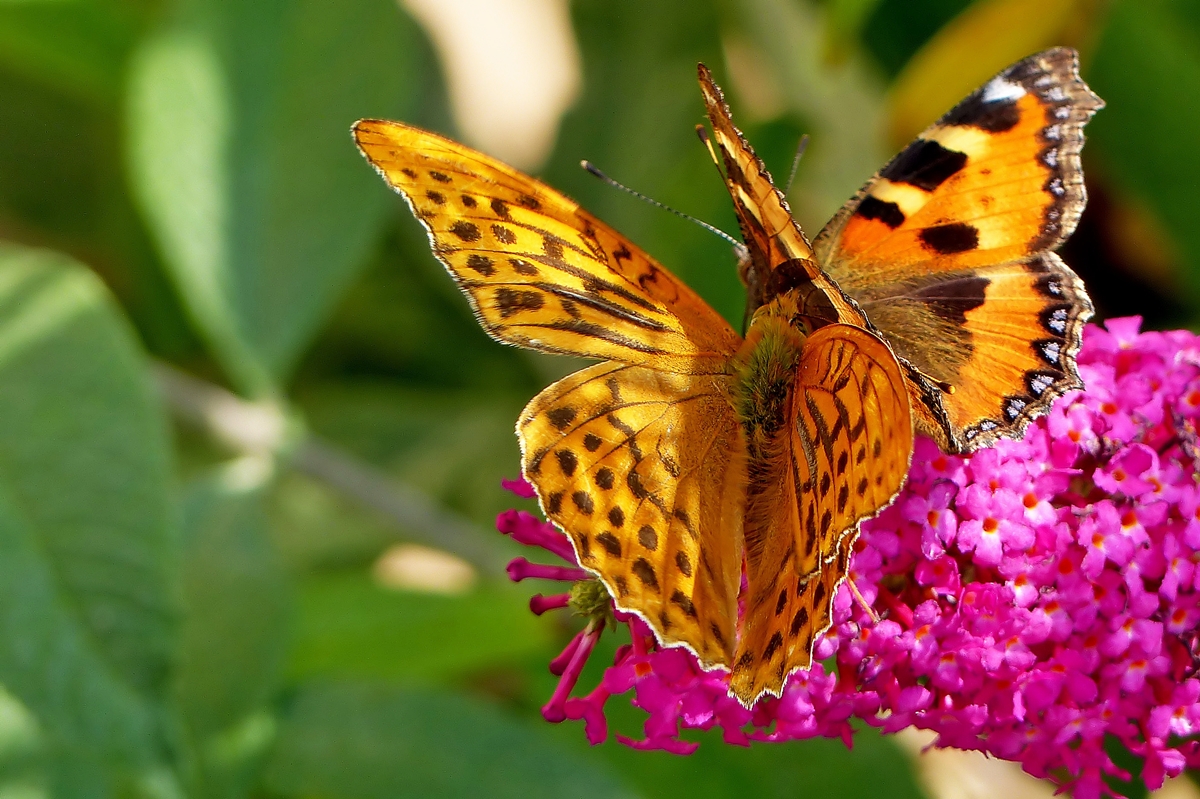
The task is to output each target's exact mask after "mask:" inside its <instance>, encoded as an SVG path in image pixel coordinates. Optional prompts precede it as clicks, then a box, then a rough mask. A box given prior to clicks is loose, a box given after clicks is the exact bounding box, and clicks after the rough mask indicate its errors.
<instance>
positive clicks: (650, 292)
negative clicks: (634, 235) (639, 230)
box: [354, 119, 740, 374]
mask: <svg viewBox="0 0 1200 799" xmlns="http://www.w3.org/2000/svg"><path fill="white" fill-rule="evenodd" d="M354 136H355V140H356V141H357V142H358V146H359V148H360V149H361V150H362V152H363V154H364V155H365V156H366V157H367V158H368V160H370V162H371V163H372V164H373V165H374V166H375V168H376V169H377V170H379V172H380V174H381V175H383V177H384V178H385V179H386V180H387V182H388V183H390V184H391V185H392V187H393V188H395V189H397V190H398V191H399V192H401V193H402V194H403V195H404V197H405V199H406V200H408V203H409V205H410V206H411V207H412V209H413V213H414V214H416V216H417V218H418V219H420V220H421V223H422V224H423V225H424V226H425V228H426V229H427V230H428V231H429V236H430V239H431V243H432V246H433V251H434V253H435V254H436V255H437V256H438V258H439V259H440V260H441V261H442V262H443V263H444V264H445V265H446V267H447V268H448V269H449V270H450V272H451V274H453V275H454V277H455V279H456V280H457V281H458V284H459V286H460V287H461V288H462V289H463V291H464V292H466V293H467V295H468V296H469V297H470V298H471V302H472V304H473V306H474V308H475V311H476V315H477V316H478V318H479V321H480V323H481V324H482V325H483V327H484V328H485V329H486V330H487V331H488V332H489V333H490V334H491V335H492V336H493V337H495V338H497V339H499V340H501V341H505V342H507V343H510V344H519V345H521V346H525V347H530V348H532V349H537V350H542V351H545V352H556V353H566V354H571V355H580V356H584V357H591V358H601V359H606V360H614V361H620V362H623V363H633V364H644V365H648V366H652V367H654V368H655V369H660V370H667V371H673V372H680V373H688V374H691V373H696V374H711V373H716V372H720V371H721V369H722V368H723V365H724V362H725V360H726V359H727V358H728V356H729V354H730V353H732V352H734V351H735V350H736V349H737V346H738V343H739V342H740V339H739V338H738V336H737V335H736V334H735V333H734V332H733V330H732V328H730V327H729V325H728V324H727V323H726V322H725V321H724V320H723V319H722V318H721V317H720V316H719V315H718V314H717V313H716V312H715V311H713V310H712V309H711V308H709V307H708V305H706V304H705V303H704V301H703V300H701V299H700V298H699V297H698V296H697V295H696V294H695V293H694V292H693V291H692V290H691V289H689V288H688V287H687V286H686V285H684V284H683V283H682V282H681V281H680V280H678V279H677V278H675V277H674V276H673V275H671V274H670V273H669V272H667V271H666V270H665V269H664V268H663V267H662V266H660V265H659V264H658V263H656V262H655V261H654V260H653V259H652V258H650V256H648V255H646V254H645V253H644V252H642V251H641V250H640V249H638V248H637V247H635V246H633V245H632V244H630V243H629V242H628V241H626V240H625V239H624V238H623V237H621V236H620V234H618V233H616V232H615V231H614V230H612V228H610V227H608V226H607V225H605V224H604V223H603V222H600V221H599V220H598V219H596V218H595V217H593V216H592V215H591V214H588V213H587V212H586V211H583V210H582V209H581V208H579V206H578V205H577V204H576V203H574V202H573V201H571V200H569V199H568V198H566V197H564V196H563V195H562V194H560V193H558V192H556V191H554V190H553V189H551V188H549V187H548V186H545V185H544V184H542V183H539V182H538V181H536V180H534V179H533V178H531V177H529V176H527V175H524V174H522V173H520V172H517V171H516V170H514V169H512V168H511V167H508V166H506V165H504V164H502V163H500V162H499V161H496V160H495V159H493V158H489V157H488V156H485V155H483V154H482V153H479V152H476V151H475V150H472V149H470V148H468V147H464V146H463V145H461V144H457V143H455V142H452V141H450V140H449V139H445V138H443V137H441V136H438V135H436V134H433V133H428V132H426V131H423V130H420V129H418V128H413V127H410V126H407V125H402V124H400V123H397V122H386V121H382V120H370V119H367V120H360V121H359V122H358V123H356V124H355V126H354Z"/></svg>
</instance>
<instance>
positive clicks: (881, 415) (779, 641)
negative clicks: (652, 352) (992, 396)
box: [730, 324, 913, 706]
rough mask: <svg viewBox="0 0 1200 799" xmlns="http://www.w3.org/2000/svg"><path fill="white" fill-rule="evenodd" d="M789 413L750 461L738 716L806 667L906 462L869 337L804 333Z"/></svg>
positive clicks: (907, 452)
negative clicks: (775, 436)
mask: <svg viewBox="0 0 1200 799" xmlns="http://www.w3.org/2000/svg"><path fill="white" fill-rule="evenodd" d="M788 403H789V406H790V407H789V409H788V410H787V411H786V414H787V415H786V417H785V418H787V419H789V420H790V427H789V429H788V430H786V431H785V435H784V436H783V437H782V441H781V443H782V446H777V447H771V450H773V451H770V452H768V453H766V454H763V453H753V452H752V453H750V461H749V470H750V484H749V488H748V492H747V508H746V521H745V527H744V536H745V542H746V543H745V547H746V554H745V560H746V579H747V592H746V598H745V611H744V614H743V626H742V631H741V636H740V637H739V639H738V648H737V654H736V655H735V659H734V666H733V674H732V677H731V681H730V687H731V690H732V691H733V692H734V693H735V694H736V695H737V697H738V698H739V699H740V700H741V701H742V702H743V703H744V704H746V705H747V706H749V705H751V704H753V703H754V702H755V701H756V700H757V699H758V697H760V696H761V695H762V694H764V693H769V694H774V695H776V696H778V695H780V692H781V691H782V688H783V682H784V679H785V678H786V677H787V675H788V674H789V673H791V672H792V671H794V670H795V669H799V668H807V667H808V666H809V665H811V663H812V652H813V647H814V645H815V643H816V641H817V639H818V638H819V637H820V636H821V634H822V633H824V632H825V631H826V630H827V629H829V625H830V619H831V613H832V606H833V597H834V594H835V593H836V591H837V588H838V586H839V585H840V584H841V582H842V580H844V579H845V577H846V571H847V569H848V567H849V560H850V555H851V549H852V547H853V545H854V541H855V539H856V538H857V537H858V525H859V523H860V522H862V521H863V520H864V519H867V518H870V517H872V516H874V515H875V514H876V513H877V512H878V511H879V510H880V509H881V508H883V507H885V506H886V505H887V504H888V503H890V502H891V500H892V498H893V497H894V496H895V495H896V493H897V492H898V491H899V490H900V488H901V486H903V484H904V480H905V478H906V476H907V474H908V466H909V460H910V458H911V455H912V444H913V429H912V418H911V414H910V411H909V400H908V394H907V393H906V391H905V388H904V377H903V374H902V372H901V369H900V365H899V364H898V363H897V362H896V358H895V356H894V355H893V354H892V352H891V350H890V349H889V348H888V346H887V344H885V343H884V342H883V341H881V340H880V339H879V338H877V337H876V336H874V335H873V334H871V333H869V332H868V331H866V330H862V329H860V328H857V327H852V326H850V325H841V324H834V325H828V326H826V327H823V328H821V329H820V330H818V331H817V332H816V333H814V334H812V335H811V336H810V337H809V338H808V339H807V341H805V343H804V347H803V350H802V351H801V355H800V361H799V369H798V372H797V374H796V376H795V382H794V386H793V388H792V391H791V394H790V397H789V399H788Z"/></svg>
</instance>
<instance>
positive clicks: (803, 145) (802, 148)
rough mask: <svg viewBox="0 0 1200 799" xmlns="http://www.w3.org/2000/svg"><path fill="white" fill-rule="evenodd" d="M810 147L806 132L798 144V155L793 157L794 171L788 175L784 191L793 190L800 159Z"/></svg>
mask: <svg viewBox="0 0 1200 799" xmlns="http://www.w3.org/2000/svg"><path fill="white" fill-rule="evenodd" d="M807 149H808V134H807V133H805V134H804V135H803V136H801V137H800V144H798V145H796V157H795V158H793V159H792V171H791V173H790V174H789V175H788V182H787V186H786V187H785V188H784V190H783V193H784V194H787V193H788V192H789V191H791V190H792V181H793V180H795V179H796V170H797V169H799V168H800V159H801V158H803V157H804V151H805V150H807Z"/></svg>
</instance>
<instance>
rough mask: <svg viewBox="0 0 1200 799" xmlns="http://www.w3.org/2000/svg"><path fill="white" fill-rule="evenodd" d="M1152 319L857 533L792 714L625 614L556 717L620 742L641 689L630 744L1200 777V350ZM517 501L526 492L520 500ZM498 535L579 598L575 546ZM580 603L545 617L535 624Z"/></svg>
mask: <svg viewBox="0 0 1200 799" xmlns="http://www.w3.org/2000/svg"><path fill="white" fill-rule="evenodd" d="M1139 326H1140V320H1139V319H1116V320H1111V321H1109V322H1108V323H1107V325H1106V327H1105V328H1101V327H1097V326H1089V327H1088V328H1087V330H1086V332H1085V336H1084V346H1083V351H1082V352H1081V353H1080V356H1079V367H1080V373H1081V374H1082V376H1083V379H1084V382H1085V385H1086V389H1085V390H1084V391H1081V392H1075V393H1073V394H1071V395H1069V396H1067V397H1064V398H1062V399H1061V400H1059V401H1058V402H1057V403H1056V404H1055V406H1054V408H1053V410H1052V411H1051V413H1050V414H1049V415H1048V416H1046V417H1043V418H1042V419H1040V420H1038V421H1037V422H1036V423H1034V424H1033V425H1031V426H1030V428H1029V430H1028V432H1027V434H1026V435H1025V437H1024V439H1023V440H1021V441H1004V442H1001V443H999V444H997V445H996V446H994V447H991V448H989V449H985V450H981V451H979V452H977V453H975V454H974V455H972V456H970V457H956V456H949V455H945V454H943V453H941V452H940V451H939V450H938V448H937V446H936V445H934V444H933V443H932V442H930V441H927V440H923V439H922V440H919V441H918V442H917V446H916V451H915V454H914V457H913V466H912V471H911V474H910V476H909V480H908V484H907V486H906V487H905V489H904V491H903V492H902V493H901V494H900V496H899V497H898V498H897V499H896V501H895V503H893V504H892V506H891V507H889V508H888V509H887V510H886V511H885V512H884V513H882V514H881V515H880V516H879V517H877V518H876V519H874V520H872V521H871V522H869V523H867V524H865V525H864V527H863V534H862V536H861V538H860V539H859V542H858V545H857V547H856V550H855V555H854V559H853V561H852V563H851V571H850V577H851V579H852V580H853V581H854V584H855V585H856V586H857V587H858V590H859V591H860V592H861V593H862V595H863V597H864V598H865V600H866V602H867V603H869V604H870V605H871V606H872V607H873V608H874V609H875V612H876V614H877V615H878V617H879V619H880V620H879V621H878V622H876V621H874V620H873V619H872V618H871V615H870V614H868V613H867V612H865V610H864V609H863V608H862V607H861V606H860V605H859V604H858V603H857V602H856V601H855V600H854V599H853V598H852V595H851V592H850V591H849V590H847V588H846V587H845V586H843V588H842V590H841V591H840V592H839V593H838V595H837V598H836V600H835V605H834V608H835V613H834V620H835V624H834V627H833V628H832V629H831V630H830V631H829V633H828V634H827V635H826V636H825V637H824V639H823V640H822V641H821V642H820V643H819V645H818V647H817V659H818V661H819V662H818V663H817V664H816V665H814V666H813V667H812V668H811V669H809V670H807V671H803V672H797V673H795V674H793V675H792V676H791V678H790V680H789V681H788V683H787V685H786V687H785V690H784V694H783V697H782V698H780V699H773V698H771V699H767V700H765V701H760V702H759V703H758V704H757V705H756V706H755V707H754V708H753V709H750V710H747V709H745V708H743V707H742V706H741V704H739V703H738V702H737V700H735V699H732V698H730V697H729V695H728V693H727V690H726V689H727V684H726V681H727V675H726V674H725V673H723V672H704V671H702V670H701V669H700V668H698V666H697V663H696V661H695V659H694V657H693V656H692V655H691V654H689V653H688V652H686V651H684V650H682V649H677V648H674V649H663V648H660V647H658V646H657V644H656V641H655V638H654V636H653V634H652V633H651V631H650V630H649V629H648V628H647V627H646V626H645V624H643V623H642V622H641V621H640V620H639V619H637V618H636V617H632V616H627V615H625V614H620V613H618V614H617V615H616V619H617V621H618V622H621V623H624V624H625V625H627V626H628V628H629V631H630V636H631V642H630V643H629V644H626V645H624V646H622V647H621V648H620V649H619V650H618V651H617V655H616V659H615V662H614V663H613V665H612V666H611V667H610V668H608V669H607V670H606V672H605V673H604V676H603V678H602V680H601V682H600V684H599V685H598V686H596V687H595V688H594V689H593V690H592V691H591V692H590V693H587V694H586V695H583V696H571V693H572V691H573V689H574V686H575V682H576V680H577V678H578V676H579V672H580V670H581V669H582V667H583V663H584V661H585V660H586V659H587V657H588V655H589V654H590V652H591V650H592V647H593V645H594V643H595V640H596V638H597V636H598V635H599V633H600V629H599V627H600V626H602V625H598V624H597V623H595V622H593V623H592V624H590V625H589V626H588V627H587V629H585V630H584V631H582V632H580V633H579V634H578V635H577V636H576V637H575V638H574V639H573V640H572V641H571V643H570V644H569V645H568V646H567V648H566V650H565V651H564V652H563V653H562V655H560V656H559V657H558V658H556V659H555V660H554V661H553V662H552V663H551V666H550V667H551V670H552V671H554V672H555V673H556V674H560V675H561V677H562V679H561V681H560V683H559V686H558V690H557V691H556V692H555V693H554V695H553V696H552V697H551V699H550V702H549V703H548V704H547V705H546V706H545V708H543V714H544V715H545V717H546V718H547V719H549V720H551V721H562V720H563V719H568V718H569V719H582V720H583V721H584V722H585V725H586V731H587V735H588V738H589V739H590V740H591V741H592V742H593V743H596V742H599V741H602V740H604V739H605V738H606V737H607V735H608V730H607V724H606V721H605V716H604V706H605V702H606V701H607V700H608V699H609V698H610V697H612V696H614V695H618V694H624V693H627V692H630V691H632V692H633V696H632V700H631V701H632V703H633V704H634V705H635V706H637V707H638V708H640V709H642V710H643V711H645V712H646V713H647V714H648V718H647V719H646V722H645V728H644V737H643V738H641V739H640V740H630V739H627V738H624V737H622V736H618V737H620V739H621V740H622V741H624V742H625V743H627V744H629V745H630V746H634V747H637V748H645V749H665V750H669V751H672V752H679V753H687V752H690V751H692V750H693V749H694V748H695V746H696V744H695V743H694V742H690V741H688V740H686V739H685V738H684V737H683V733H684V732H685V731H686V730H688V729H710V728H712V727H719V728H720V729H721V730H722V732H723V734H724V738H725V740H726V741H727V742H729V743H734V744H741V745H747V744H749V743H750V742H752V741H786V740H794V739H801V738H811V737H814V736H827V737H840V738H842V739H844V740H846V741H847V743H849V741H850V736H851V734H852V727H851V719H861V720H862V721H864V722H866V723H867V724H870V725H873V726H875V727H878V728H880V729H882V730H883V731H884V732H895V731H897V730H900V729H902V728H904V727H908V726H913V727H917V728H921V729H927V730H932V731H934V732H936V733H937V740H936V745H937V746H942V747H957V748H960V749H974V750H979V751H983V752H987V753H988V754H990V755H992V756H995V757H999V758H1003V759H1006V760H1012V761H1016V762H1019V763H1020V764H1021V765H1022V766H1023V767H1024V769H1025V770H1026V771H1027V772H1029V773H1030V774H1033V775H1034V776H1038V777H1047V778H1050V779H1053V780H1054V781H1056V782H1058V783H1059V784H1061V785H1063V786H1069V787H1070V788H1071V790H1072V791H1073V792H1074V794H1075V796H1076V797H1079V799H1091V797H1098V796H1100V795H1102V794H1105V793H1109V792H1110V791H1109V788H1108V786H1107V785H1106V783H1105V781H1104V777H1105V775H1111V776H1115V777H1118V778H1121V779H1128V778H1129V775H1128V774H1126V773H1125V772H1123V771H1121V769H1119V768H1118V767H1117V766H1116V765H1115V764H1114V763H1113V762H1112V760H1111V759H1110V758H1109V756H1108V754H1106V751H1105V739H1106V737H1108V738H1109V739H1110V740H1116V741H1119V742H1120V743H1121V744H1122V745H1123V746H1124V747H1125V748H1126V749H1128V750H1129V752H1130V753H1132V754H1133V756H1134V757H1135V758H1137V759H1138V760H1140V761H1142V762H1143V764H1144V766H1143V769H1142V778H1143V780H1144V781H1145V783H1146V786H1147V787H1148V788H1150V789H1154V788H1157V787H1159V786H1161V785H1162V782H1163V779H1164V777H1168V776H1174V775H1176V774H1179V773H1180V772H1181V771H1182V770H1183V769H1184V768H1185V767H1187V766H1189V765H1190V766H1197V765H1200V741H1198V740H1197V739H1196V738H1195V736H1196V733H1197V732H1198V731H1200V675H1197V669H1198V666H1200V641H1198V636H1197V626H1198V624H1200V485H1198V483H1197V478H1196V474H1197V468H1196V466H1197V463H1196V457H1197V456H1198V450H1200V439H1198V437H1197V433H1196V426H1197V425H1200V338H1198V337H1197V336H1195V335H1193V334H1191V333H1188V332H1184V331H1176V332H1169V333H1139V332H1138V329H1139ZM510 487H511V488H513V489H514V490H516V491H517V492H518V493H520V494H522V495H523V496H532V491H531V489H530V488H529V486H528V485H526V484H524V483H523V482H520V481H518V482H516V483H512V484H510ZM498 527H499V529H500V530H501V532H505V533H509V534H511V535H513V536H514V538H516V539H517V540H518V541H520V542H522V543H525V544H530V545H534V546H540V547H544V548H545V549H547V550H549V551H551V552H553V553H554V554H556V555H558V556H559V557H561V558H563V559H564V560H566V561H569V562H570V564H571V565H570V566H557V567H555V566H542V565H535V564H531V563H529V562H527V561H525V560H523V559H518V560H517V561H514V562H513V564H512V565H511V566H510V568H509V575H510V577H512V579H514V580H521V579H524V578H527V577H535V578H549V579H557V580H571V581H578V580H585V579H587V578H588V577H589V575H588V574H587V573H586V572H584V571H583V570H582V569H580V568H579V567H578V565H577V564H576V563H575V560H574V555H573V553H572V551H571V547H570V545H569V543H568V542H567V540H566V539H565V538H564V537H563V535H562V534H561V533H560V532H558V531H556V530H555V529H554V528H553V527H552V526H551V525H549V524H547V523H545V522H542V521H540V520H539V519H537V518H536V517H534V516H532V515H530V514H528V513H524V512H518V511H508V512H506V513H504V514H501V516H500V518H499V520H498ZM567 604H568V595H566V594H562V595H558V596H554V597H549V598H543V597H540V596H537V597H534V598H533V601H532V602H531V607H532V609H533V611H534V612H535V613H541V612H544V611H545V610H547V609H550V608H556V607H564V606H566V605H567Z"/></svg>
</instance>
